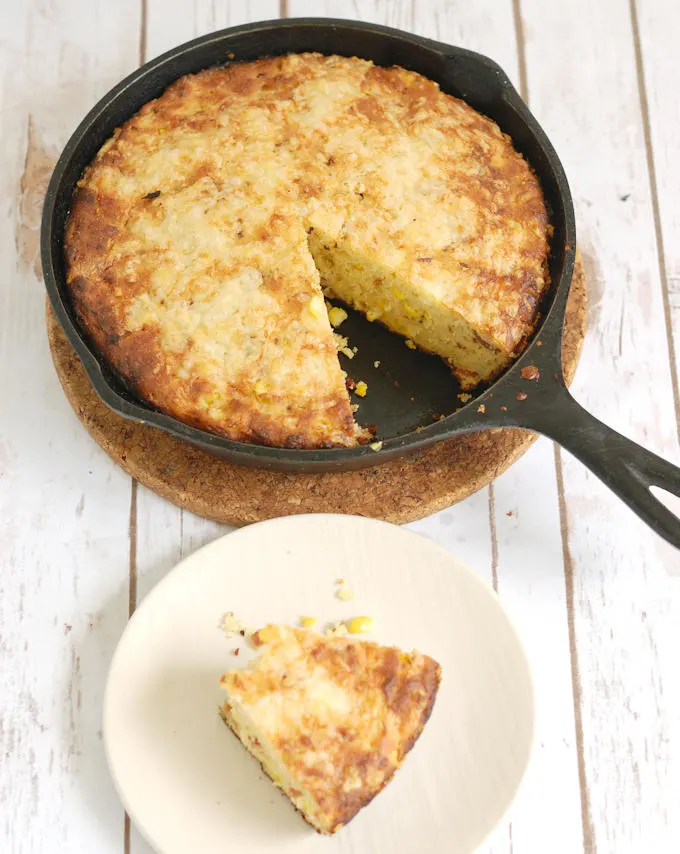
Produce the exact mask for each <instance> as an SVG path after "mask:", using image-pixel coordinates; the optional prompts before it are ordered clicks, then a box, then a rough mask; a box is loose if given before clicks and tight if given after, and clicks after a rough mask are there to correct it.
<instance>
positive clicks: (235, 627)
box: [219, 611, 243, 637]
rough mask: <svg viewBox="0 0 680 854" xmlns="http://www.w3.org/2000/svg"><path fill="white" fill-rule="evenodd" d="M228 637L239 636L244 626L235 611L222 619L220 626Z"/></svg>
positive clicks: (228, 612)
mask: <svg viewBox="0 0 680 854" xmlns="http://www.w3.org/2000/svg"><path fill="white" fill-rule="evenodd" d="M219 627H220V628H221V629H222V631H223V632H224V634H225V635H226V636H227V637H231V636H232V635H235V634H238V633H239V632H240V631H241V629H242V628H243V626H242V625H241V623H240V622H239V621H238V620H237V619H236V617H235V616H234V612H233V611H227V612H226V614H225V615H224V616H223V617H222V619H221V621H220V626H219Z"/></svg>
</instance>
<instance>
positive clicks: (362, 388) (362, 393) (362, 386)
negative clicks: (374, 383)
mask: <svg viewBox="0 0 680 854" xmlns="http://www.w3.org/2000/svg"><path fill="white" fill-rule="evenodd" d="M367 391H368V386H367V385H366V383H365V382H364V381H363V380H359V382H358V383H357V387H356V388H355V389H354V393H355V394H358V395H359V397H366V392H367Z"/></svg>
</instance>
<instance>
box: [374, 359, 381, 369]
mask: <svg viewBox="0 0 680 854" xmlns="http://www.w3.org/2000/svg"><path fill="white" fill-rule="evenodd" d="M373 367H374V368H379V367H380V359H376V360H375V362H373Z"/></svg>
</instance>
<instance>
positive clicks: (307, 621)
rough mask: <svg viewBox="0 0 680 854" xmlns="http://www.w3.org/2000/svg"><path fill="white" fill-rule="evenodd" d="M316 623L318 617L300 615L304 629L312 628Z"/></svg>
mask: <svg viewBox="0 0 680 854" xmlns="http://www.w3.org/2000/svg"><path fill="white" fill-rule="evenodd" d="M315 623H316V617H300V625H301V626H302V628H303V629H311V628H312V626H313V625H314V624H315Z"/></svg>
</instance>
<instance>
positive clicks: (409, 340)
mask: <svg viewBox="0 0 680 854" xmlns="http://www.w3.org/2000/svg"><path fill="white" fill-rule="evenodd" d="M406 346H407V347H408V348H409V350H415V349H416V345H415V344H414V343H413V341H411V339H410V338H407V339H406Z"/></svg>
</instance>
